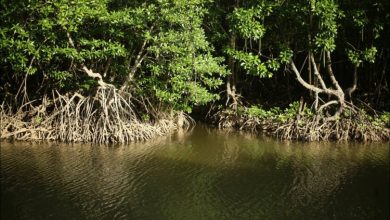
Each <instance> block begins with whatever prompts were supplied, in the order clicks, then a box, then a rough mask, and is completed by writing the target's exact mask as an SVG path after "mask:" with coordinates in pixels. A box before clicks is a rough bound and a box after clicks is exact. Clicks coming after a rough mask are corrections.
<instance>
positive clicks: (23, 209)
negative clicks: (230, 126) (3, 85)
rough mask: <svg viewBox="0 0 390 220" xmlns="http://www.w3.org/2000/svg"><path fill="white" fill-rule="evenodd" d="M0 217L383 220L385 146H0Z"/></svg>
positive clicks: (199, 133) (162, 142) (210, 142)
mask: <svg viewBox="0 0 390 220" xmlns="http://www.w3.org/2000/svg"><path fill="white" fill-rule="evenodd" d="M0 178H1V179H0V182H1V219H30V218H34V219H35V218H43V219H46V218H51V219H85V218H89V219H101V218H107V219H351V218H353V219H388V218H389V146H388V143H386V144H367V145H360V144H349V145H346V144H336V143H308V144H299V143H292V142H277V141H274V140H270V139H264V138H257V137H254V136H251V135H248V134H238V133H226V132H221V131H217V130H213V129H208V128H205V127H202V126H198V127H196V128H195V129H194V130H193V131H191V132H189V133H183V132H182V133H177V134H175V135H172V136H171V137H169V138H163V139H159V140H155V141H151V142H147V143H138V144H132V145H126V146H111V147H107V146H91V145H85V144H84V145H82V144H73V145H64V144H39V143H35V144H29V143H13V144H9V143H1V176H0Z"/></svg>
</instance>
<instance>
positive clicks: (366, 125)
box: [215, 111, 390, 142]
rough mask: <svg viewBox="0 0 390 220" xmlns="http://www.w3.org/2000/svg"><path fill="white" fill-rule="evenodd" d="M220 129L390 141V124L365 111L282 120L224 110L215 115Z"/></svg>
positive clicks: (291, 136) (293, 136)
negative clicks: (376, 120) (385, 123)
mask: <svg viewBox="0 0 390 220" xmlns="http://www.w3.org/2000/svg"><path fill="white" fill-rule="evenodd" d="M215 117H216V119H217V120H216V123H217V124H218V127H219V128H222V129H226V128H235V129H238V130H247V131H251V132H255V133H264V134H266V135H268V136H273V137H277V138H279V139H282V140H302V141H322V140H337V141H362V142H369V141H388V140H390V129H389V127H388V126H387V127H385V126H380V125H377V124H375V123H374V122H372V120H369V118H368V116H367V115H365V114H364V113H361V112H356V113H353V115H351V116H349V117H346V116H340V118H338V119H337V120H334V119H332V117H325V116H324V115H315V116H310V117H309V116H302V115H299V114H297V116H296V117H295V118H294V119H289V120H286V121H280V120H277V119H274V118H265V119H264V118H263V119H261V118H257V117H250V116H245V115H237V114H233V112H231V111H222V112H219V113H217V114H216V115H215Z"/></svg>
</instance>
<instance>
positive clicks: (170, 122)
mask: <svg viewBox="0 0 390 220" xmlns="http://www.w3.org/2000/svg"><path fill="white" fill-rule="evenodd" d="M133 101H134V99H133V97H132V96H131V94H129V93H125V92H123V91H121V92H118V90H116V89H114V88H109V87H106V88H99V89H98V90H97V92H96V95H95V96H88V97H84V96H82V95H80V94H78V93H75V94H66V95H61V94H59V93H57V92H56V93H55V94H53V99H51V100H47V99H46V98H44V99H43V100H42V104H41V105H40V106H38V107H35V108H34V109H30V110H29V111H28V112H26V111H18V112H17V113H16V114H13V113H12V112H10V111H6V108H5V106H4V105H3V106H1V108H0V117H1V123H0V131H1V139H13V140H59V141H64V142H94V143H128V142H132V141H141V140H148V139H151V138H153V137H156V136H162V135H166V134H168V133H170V132H172V131H174V130H175V129H178V128H179V127H184V128H188V127H189V126H191V125H192V123H193V121H191V119H190V118H189V117H188V116H186V115H184V114H183V113H179V114H172V115H168V114H166V115H165V116H159V117H156V118H155V119H154V120H153V121H151V120H148V121H144V120H143V119H142V115H139V113H138V112H136V111H135V109H136V107H135V106H134V105H133Z"/></svg>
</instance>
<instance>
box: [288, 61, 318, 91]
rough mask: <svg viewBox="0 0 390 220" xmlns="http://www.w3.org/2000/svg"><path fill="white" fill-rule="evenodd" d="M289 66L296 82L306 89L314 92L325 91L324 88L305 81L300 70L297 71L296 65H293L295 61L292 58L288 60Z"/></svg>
mask: <svg viewBox="0 0 390 220" xmlns="http://www.w3.org/2000/svg"><path fill="white" fill-rule="evenodd" d="M290 66H291V69H292V71H293V72H294V73H295V76H296V77H297V80H298V82H299V83H300V84H301V85H303V86H304V87H305V88H306V89H308V90H311V91H313V92H316V93H325V90H324V89H320V88H318V87H316V86H313V85H311V84H309V83H307V82H306V81H305V80H304V79H303V78H302V76H301V74H300V72H299V71H298V69H297V67H296V66H295V63H294V61H293V60H291V61H290Z"/></svg>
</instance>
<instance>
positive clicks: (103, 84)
mask: <svg viewBox="0 0 390 220" xmlns="http://www.w3.org/2000/svg"><path fill="white" fill-rule="evenodd" d="M66 36H67V37H68V41H69V44H70V46H72V47H73V48H75V49H77V48H76V46H75V44H74V41H73V39H72V37H71V36H70V33H69V32H66ZM81 69H82V70H83V71H84V72H85V73H86V74H87V75H88V76H89V77H92V78H94V79H97V83H98V84H99V86H100V87H102V88H107V87H109V88H115V86H114V85H112V84H109V83H106V82H104V80H103V77H102V75H101V74H100V73H95V72H93V71H92V70H91V69H89V68H88V67H87V66H85V64H83V63H82V64H81Z"/></svg>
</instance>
